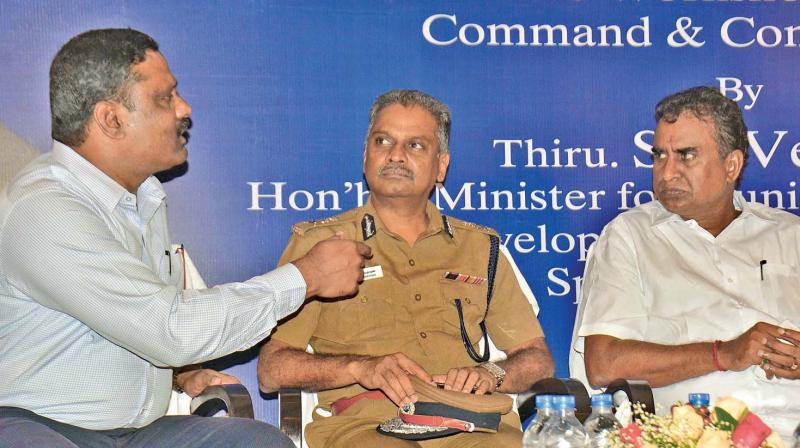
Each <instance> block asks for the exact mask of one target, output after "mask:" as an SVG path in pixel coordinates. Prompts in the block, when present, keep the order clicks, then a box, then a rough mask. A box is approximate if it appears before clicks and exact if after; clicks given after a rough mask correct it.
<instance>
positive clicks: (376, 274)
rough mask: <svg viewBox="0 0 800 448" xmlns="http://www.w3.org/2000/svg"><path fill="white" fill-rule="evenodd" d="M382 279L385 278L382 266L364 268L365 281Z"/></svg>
mask: <svg viewBox="0 0 800 448" xmlns="http://www.w3.org/2000/svg"><path fill="white" fill-rule="evenodd" d="M381 277H383V268H382V267H381V265H377V266H367V267H365V268H364V281H367V280H372V279H376V278H381Z"/></svg>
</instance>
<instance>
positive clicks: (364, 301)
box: [361, 297, 369, 303]
mask: <svg viewBox="0 0 800 448" xmlns="http://www.w3.org/2000/svg"><path fill="white" fill-rule="evenodd" d="M367 300H369V299H367V298H366V297H362V298H361V303H367Z"/></svg>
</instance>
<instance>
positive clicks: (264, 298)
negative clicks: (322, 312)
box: [0, 29, 370, 447]
mask: <svg viewBox="0 0 800 448" xmlns="http://www.w3.org/2000/svg"><path fill="white" fill-rule="evenodd" d="M50 103H51V104H50V105H51V113H52V119H53V125H52V133H53V139H54V143H53V151H52V152H50V153H48V154H44V155H42V156H41V157H39V158H38V159H36V160H34V161H33V162H32V163H31V164H30V165H28V166H27V167H26V168H23V170H22V171H21V172H20V173H19V174H18V175H17V177H16V180H14V181H13V182H12V183H11V184H10V185H9V186H8V189H7V190H5V191H4V192H3V193H2V194H0V379H2V380H0V447H6V446H11V447H16V446H48V447H75V446H92V447H94V446H126V447H137V446H147V447H157V446H165V447H177V446H187V447H188V446H225V447H230V446H281V447H287V446H288V447H291V446H293V445H292V443H291V441H290V440H289V439H288V438H286V437H285V436H282V435H281V434H280V432H279V431H278V430H277V429H275V428H273V427H271V426H269V425H267V424H266V423H263V422H258V421H253V420H245V419H234V418H230V419H204V418H201V417H193V416H173V417H164V414H165V412H166V410H167V405H168V402H169V397H170V391H171V389H172V387H171V384H172V381H173V369H174V368H177V367H180V366H184V365H187V364H195V363H199V362H202V361H206V360H209V359H214V358H218V357H220V356H223V355H226V354H229V353H232V352H234V351H239V350H243V349H246V348H249V347H251V346H253V345H255V344H256V343H258V342H259V341H261V340H262V339H264V338H265V337H267V336H268V335H269V334H270V332H271V330H272V329H273V327H274V326H275V325H276V323H277V321H278V320H279V319H281V318H283V317H285V316H287V315H289V314H291V313H293V312H294V311H296V310H297V309H298V308H299V307H300V305H302V304H303V302H304V300H305V299H306V298H310V297H313V296H315V295H322V296H326V297H340V296H345V295H350V294H353V293H355V292H356V291H357V289H358V282H359V281H360V280H361V278H363V273H362V268H363V265H364V258H365V257H368V256H370V250H369V247H367V246H365V245H364V244H362V243H357V242H355V241H348V240H344V239H342V238H339V237H333V238H331V239H328V240H325V241H322V242H320V244H318V245H316V246H315V247H313V248H312V249H311V250H309V251H308V253H307V254H305V255H304V256H303V257H302V258H300V259H298V260H297V261H296V262H293V263H291V264H288V265H284V266H282V267H280V268H278V269H276V270H274V271H271V272H268V273H265V274H263V275H259V276H256V277H253V278H251V279H250V280H246V281H243V282H238V283H232V284H225V285H218V286H216V287H214V288H210V289H202V290H183V288H182V287H180V286H179V285H178V283H179V282H178V279H179V278H181V276H182V272H181V270H180V269H179V267H180V266H181V265H180V264H178V263H173V260H172V258H171V257H173V253H172V251H171V250H170V248H171V240H170V235H169V227H168V225H167V212H166V198H165V192H164V189H163V187H162V186H161V184H160V182H159V181H158V180H157V179H156V178H155V177H154V176H153V173H156V172H159V171H163V170H167V169H169V168H171V167H173V166H176V165H180V164H182V163H183V162H184V161H185V160H186V157H187V150H186V143H187V138H186V131H187V129H188V128H189V123H190V122H189V116H190V114H191V107H190V106H189V104H187V103H186V101H184V100H183V98H181V97H180V95H178V92H177V81H176V80H175V77H174V76H173V75H172V72H171V71H170V70H169V66H168V65H167V61H166V60H165V59H164V56H162V55H161V53H159V52H158V44H157V43H156V42H155V41H154V40H153V39H152V38H151V37H150V36H147V35H145V34H143V33H141V32H138V31H136V30H131V29H106V30H91V31H88V32H85V33H82V34H80V35H78V36H76V37H74V38H72V39H71V40H70V41H69V42H68V43H67V44H66V45H64V47H62V48H61V50H59V52H58V54H57V55H56V57H55V58H54V60H53V63H52V65H51V69H50ZM173 266H174V267H176V269H173ZM229 381H231V378H230V377H228V376H226V375H223V374H220V373H218V372H214V371H210V370H198V371H194V372H186V373H183V374H181V375H179V376H178V378H177V382H178V385H179V386H181V387H182V388H183V389H185V390H186V391H187V392H189V393H190V394H196V393H198V392H200V391H201V390H202V389H203V388H204V387H205V386H207V385H210V384H219V383H220V382H229Z"/></svg>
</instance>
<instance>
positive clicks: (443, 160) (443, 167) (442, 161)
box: [436, 152, 450, 184]
mask: <svg viewBox="0 0 800 448" xmlns="http://www.w3.org/2000/svg"><path fill="white" fill-rule="evenodd" d="M448 166H450V152H444V153H441V154H439V170H438V172H437V173H436V182H438V183H440V184H441V183H444V179H445V177H447V167H448Z"/></svg>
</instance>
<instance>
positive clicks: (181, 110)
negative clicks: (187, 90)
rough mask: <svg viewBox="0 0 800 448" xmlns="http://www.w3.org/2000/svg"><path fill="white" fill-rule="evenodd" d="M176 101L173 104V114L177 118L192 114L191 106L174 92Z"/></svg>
mask: <svg viewBox="0 0 800 448" xmlns="http://www.w3.org/2000/svg"><path fill="white" fill-rule="evenodd" d="M176 100H177V103H176V104H175V115H176V116H177V117H178V118H179V119H183V118H186V117H190V116H191V115H192V106H190V105H189V103H187V102H186V100H184V99H183V97H182V96H180V95H177V94H176Z"/></svg>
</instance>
